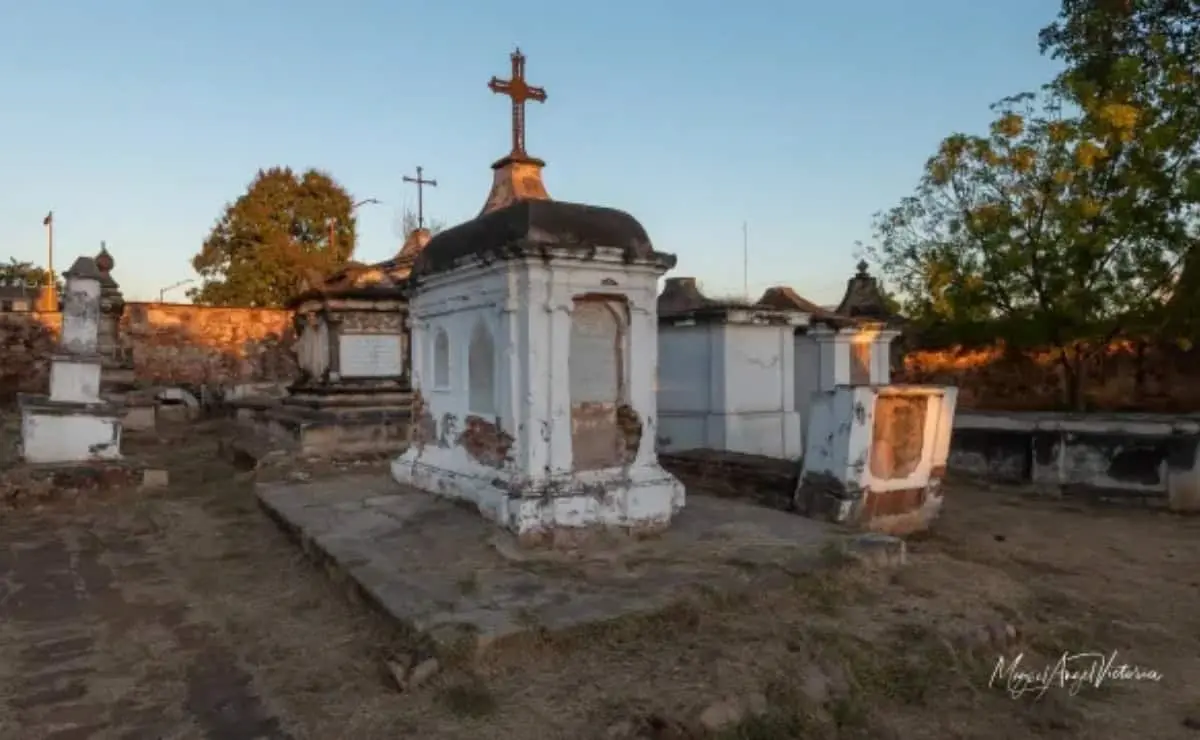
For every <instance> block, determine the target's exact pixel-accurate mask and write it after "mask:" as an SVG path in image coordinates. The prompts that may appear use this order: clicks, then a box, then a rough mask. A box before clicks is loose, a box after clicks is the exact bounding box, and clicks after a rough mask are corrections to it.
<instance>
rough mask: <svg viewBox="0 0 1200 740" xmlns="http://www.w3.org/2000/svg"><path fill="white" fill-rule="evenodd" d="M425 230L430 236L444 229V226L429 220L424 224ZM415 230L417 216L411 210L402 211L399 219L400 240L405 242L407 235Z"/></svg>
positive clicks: (438, 221) (434, 220) (437, 221)
mask: <svg viewBox="0 0 1200 740" xmlns="http://www.w3.org/2000/svg"><path fill="white" fill-rule="evenodd" d="M425 228H426V229H428V231H429V233H430V234H436V233H438V232H439V231H442V230H443V229H445V228H446V224H445V223H443V222H442V221H440V220H438V219H433V218H431V219H429V220H427V221H426V222H425ZM416 230H417V214H416V213H414V212H413V211H412V210H411V209H408V208H406V209H404V215H403V216H401V217H400V234H401V238H402V240H407V239H408V235H409V234H411V233H413V232H414V231H416Z"/></svg>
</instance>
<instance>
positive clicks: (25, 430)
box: [20, 257, 121, 463]
mask: <svg viewBox="0 0 1200 740" xmlns="http://www.w3.org/2000/svg"><path fill="white" fill-rule="evenodd" d="M63 277H65V278H66V289H65V293H66V295H65V297H64V299H63V321H62V334H61V337H60V341H59V348H58V352H57V353H55V354H54V356H53V357H52V358H51V366H50V394H49V396H28V395H26V396H22V397H21V398H20V406H21V456H22V458H23V459H24V460H25V461H26V462H31V463H69V462H83V461H87V460H115V459H118V458H120V456H121V420H120V414H121V410H120V408H119V407H118V406H116V405H115V404H112V403H110V402H108V401H105V400H104V399H102V398H101V396H100V387H101V370H102V365H103V357H102V356H101V354H100V352H99V329H100V306H101V273H100V270H99V269H98V268H97V267H96V262H95V260H93V259H91V258H88V257H80V258H79V259H77V260H75V264H74V265H72V266H71V269H70V270H68V271H67V272H65V273H64V274H63Z"/></svg>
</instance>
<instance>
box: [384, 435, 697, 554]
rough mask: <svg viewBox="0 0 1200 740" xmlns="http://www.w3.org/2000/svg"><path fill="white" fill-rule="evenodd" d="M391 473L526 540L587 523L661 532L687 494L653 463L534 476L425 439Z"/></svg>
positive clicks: (574, 533) (572, 532) (539, 540)
mask: <svg viewBox="0 0 1200 740" xmlns="http://www.w3.org/2000/svg"><path fill="white" fill-rule="evenodd" d="M392 477H393V479H395V480H396V481H397V482H399V483H401V484H404V485H410V486H413V487H415V488H418V489H421V490H423V491H427V492H429V493H432V494H434V495H437V496H444V497H447V498H451V499H457V500H461V501H466V502H469V503H471V504H473V505H474V506H475V507H476V508H478V509H479V512H480V513H481V514H482V515H483V516H484V517H485V518H486V519H489V520H491V521H493V522H495V523H497V524H499V525H501V526H502V527H504V528H505V529H507V530H509V531H510V532H512V533H513V534H515V535H517V537H518V539H519V540H520V541H521V542H522V543H523V544H527V545H536V544H544V543H557V542H561V541H563V540H564V539H565V540H568V541H571V540H574V539H577V537H578V536H581V535H584V534H586V533H587V532H588V531H589V530H614V529H615V530H625V531H627V532H629V533H630V534H650V533H654V532H658V531H662V530H664V529H666V528H667V527H668V526H669V525H670V523H671V519H672V518H673V517H674V516H675V514H677V513H678V512H679V510H680V509H682V508H683V506H684V502H685V496H686V492H685V490H684V487H683V484H682V483H680V482H679V480H678V479H677V478H676V477H675V476H673V475H671V474H670V473H669V472H667V471H666V470H664V469H663V468H662V467H661V466H659V465H658V463H657V462H653V463H649V464H643V465H635V466H633V467H631V468H628V469H625V468H618V469H613V470H602V471H587V472H579V473H575V474H573V475H566V476H560V477H556V478H550V479H546V480H542V481H538V482H535V483H531V482H528V480H524V481H523V480H521V476H519V475H517V474H514V473H512V472H508V471H503V472H502V471H499V470H496V469H494V468H491V467H488V466H485V465H481V464H479V463H477V462H475V461H473V460H470V459H469V458H468V457H467V453H466V452H465V451H464V450H462V449H461V448H441V447H432V446H429V445H425V446H424V447H423V448H421V449H418V448H416V447H412V448H409V450H408V451H406V452H405V453H404V454H403V455H401V456H400V457H398V458H396V460H395V461H393V462H392Z"/></svg>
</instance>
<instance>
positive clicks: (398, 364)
mask: <svg viewBox="0 0 1200 740" xmlns="http://www.w3.org/2000/svg"><path fill="white" fill-rule="evenodd" d="M402 339H403V337H402V336H401V335H399V334H343V335H342V336H341V340H340V344H339V350H340V358H339V359H340V364H341V376H342V377H343V378H394V377H397V376H399V375H401V374H402V373H403V372H404V350H403V345H402V343H401V342H402Z"/></svg>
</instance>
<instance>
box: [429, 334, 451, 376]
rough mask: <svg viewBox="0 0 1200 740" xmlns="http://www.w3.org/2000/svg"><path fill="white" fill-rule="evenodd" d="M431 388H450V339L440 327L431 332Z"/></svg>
mask: <svg viewBox="0 0 1200 740" xmlns="http://www.w3.org/2000/svg"><path fill="white" fill-rule="evenodd" d="M433 387H434V388H437V389H439V390H444V389H446V388H449V387H450V337H449V336H447V334H446V330H445V329H443V328H441V327H438V328H437V329H435V330H434V332H433Z"/></svg>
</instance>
